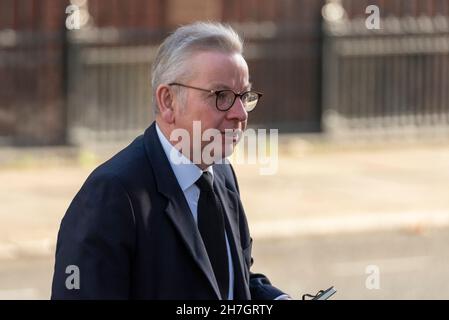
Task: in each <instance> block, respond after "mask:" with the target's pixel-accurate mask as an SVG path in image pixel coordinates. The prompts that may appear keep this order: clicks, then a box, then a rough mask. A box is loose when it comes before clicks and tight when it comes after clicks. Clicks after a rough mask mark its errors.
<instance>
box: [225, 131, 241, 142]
mask: <svg viewBox="0 0 449 320" xmlns="http://www.w3.org/2000/svg"><path fill="white" fill-rule="evenodd" d="M221 134H222V135H223V136H224V138H225V141H226V140H227V141H232V142H237V141H238V140H240V137H241V136H242V130H241V129H225V131H224V132H223V131H222V132H221ZM228 139H229V140H228Z"/></svg>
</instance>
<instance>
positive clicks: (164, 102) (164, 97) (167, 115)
mask: <svg viewBox="0 0 449 320" xmlns="http://www.w3.org/2000/svg"><path fill="white" fill-rule="evenodd" d="M156 99H157V106H158V108H159V114H160V116H161V118H162V119H163V120H164V122H166V123H169V124H172V123H173V122H174V121H175V113H174V111H173V92H172V91H171V90H170V87H169V86H168V85H165V84H161V85H159V86H158V87H157V89H156Z"/></svg>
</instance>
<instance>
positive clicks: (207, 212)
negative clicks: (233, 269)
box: [196, 171, 229, 300]
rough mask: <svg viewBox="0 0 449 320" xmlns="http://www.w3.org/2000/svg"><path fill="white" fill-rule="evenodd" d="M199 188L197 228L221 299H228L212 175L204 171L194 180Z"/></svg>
mask: <svg viewBox="0 0 449 320" xmlns="http://www.w3.org/2000/svg"><path fill="white" fill-rule="evenodd" d="M196 185H197V186H198V188H199V189H200V198H199V200H198V229H199V231H200V234H201V237H202V238H203V242H204V245H205V246H206V250H207V254H208V256H209V261H210V263H211V265H212V269H213V270H214V274H215V278H216V279H217V282H218V287H219V288H220V292H221V296H222V298H223V299H225V300H226V299H228V287H229V269H228V253H227V250H226V239H225V227H224V217H223V207H222V206H221V202H220V199H219V198H218V195H216V194H215V192H214V188H213V184H212V175H211V174H210V173H209V172H207V171H206V172H204V173H203V174H202V175H201V177H200V178H199V179H198V180H197V181H196Z"/></svg>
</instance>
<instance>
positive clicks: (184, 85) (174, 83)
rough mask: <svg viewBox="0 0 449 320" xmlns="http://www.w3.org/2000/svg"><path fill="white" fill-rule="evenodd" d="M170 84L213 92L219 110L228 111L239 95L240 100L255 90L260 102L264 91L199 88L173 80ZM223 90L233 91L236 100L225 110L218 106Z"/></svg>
mask: <svg viewBox="0 0 449 320" xmlns="http://www.w3.org/2000/svg"><path fill="white" fill-rule="evenodd" d="M168 85H169V86H180V87H185V88H190V89H195V90H201V91H204V92H209V93H213V94H215V108H217V110H218V111H223V112H226V111H228V110H229V109H231V108H232V106H233V105H234V103H235V100H236V99H237V97H239V98H240V100H242V97H243V96H244V95H245V94H247V93H249V92H253V93H255V94H257V102H259V99H260V98H261V97H262V96H263V93H262V92H258V91H254V90H248V91H245V92H242V93H236V92H234V90H231V89H223V90H212V89H203V88H198V87H194V86H189V85H186V84H182V83H179V82H171V83H169V84H168ZM223 91H231V92H232V93H233V94H234V100H233V101H232V103H231V105H230V106H229V107H228V108H227V109H224V110H222V109H220V108H218V95H219V94H220V93H221V92H223ZM257 102H256V105H257ZM255 107H256V106H254V108H255ZM254 108H253V109H251V110H250V111H247V110H246V109H245V111H246V112H251V111H253V110H254Z"/></svg>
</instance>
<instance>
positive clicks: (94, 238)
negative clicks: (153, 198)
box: [51, 174, 135, 299]
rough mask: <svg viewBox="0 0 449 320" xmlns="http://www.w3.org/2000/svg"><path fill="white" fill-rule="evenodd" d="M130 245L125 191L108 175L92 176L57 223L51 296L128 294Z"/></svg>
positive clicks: (111, 296)
mask: <svg viewBox="0 0 449 320" xmlns="http://www.w3.org/2000/svg"><path fill="white" fill-rule="evenodd" d="M134 247H135V220H134V216H133V210H132V206H131V202H130V199H129V196H128V194H127V192H126V191H125V189H124V188H123V186H122V185H121V184H120V182H119V181H118V179H116V178H114V177H112V176H109V175H104V174H103V175H96V176H91V177H90V178H89V179H88V180H87V181H86V183H85V184H84V186H83V187H82V188H81V190H80V191H79V192H78V194H77V195H76V196H75V198H74V200H73V201H72V203H71V205H70V207H69V209H68V210H67V212H66V214H65V216H64V218H63V220H62V222H61V226H60V230H59V234H58V241H57V245H56V257H55V269H54V275H53V284H52V296H51V298H52V299H127V298H129V294H130V292H129V290H130V268H131V258H132V254H133V251H134ZM74 277H77V278H76V279H75V278H74Z"/></svg>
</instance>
